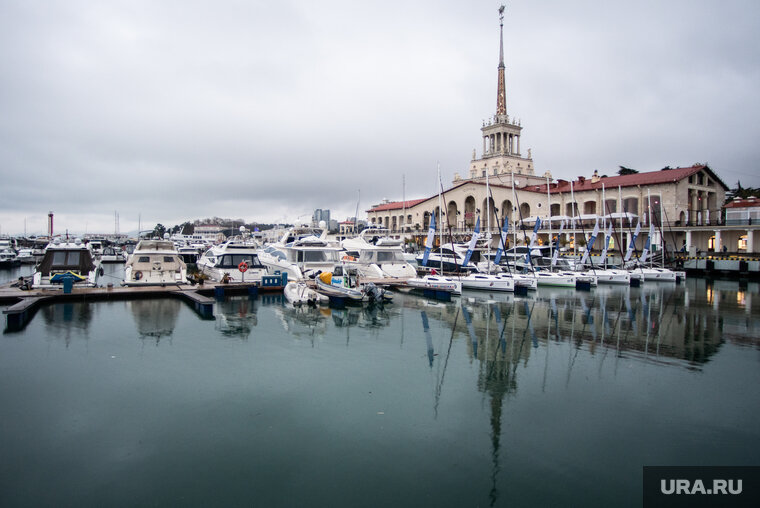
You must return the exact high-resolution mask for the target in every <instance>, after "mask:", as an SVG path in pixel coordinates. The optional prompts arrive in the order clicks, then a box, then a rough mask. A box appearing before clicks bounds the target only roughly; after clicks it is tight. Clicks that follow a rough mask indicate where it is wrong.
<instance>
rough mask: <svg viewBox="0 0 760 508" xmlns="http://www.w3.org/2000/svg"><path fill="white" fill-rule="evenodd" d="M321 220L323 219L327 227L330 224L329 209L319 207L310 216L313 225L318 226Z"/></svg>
mask: <svg viewBox="0 0 760 508" xmlns="http://www.w3.org/2000/svg"><path fill="white" fill-rule="evenodd" d="M321 221H325V225H326V226H327V227H329V226H330V210H323V209H321V208H317V209H316V210H314V214H313V215H312V216H311V224H312V225H313V226H319V223H320V222H321ZM336 227H337V226H336Z"/></svg>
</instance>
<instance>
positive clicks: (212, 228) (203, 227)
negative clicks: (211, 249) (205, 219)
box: [193, 224, 222, 235]
mask: <svg viewBox="0 0 760 508" xmlns="http://www.w3.org/2000/svg"><path fill="white" fill-rule="evenodd" d="M193 232H194V233H195V234H199V235H212V234H217V233H221V232H222V226H220V225H218V224H198V225H197V226H195V229H194V230H193Z"/></svg>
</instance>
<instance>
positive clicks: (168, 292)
mask: <svg viewBox="0 0 760 508" xmlns="http://www.w3.org/2000/svg"><path fill="white" fill-rule="evenodd" d="M283 289H284V288H283V286H281V285H268V286H262V285H260V284H258V283H230V284H221V283H206V284H202V285H200V284H198V285H189V284H167V285H165V286H118V287H117V286H109V287H94V288H93V287H89V288H85V287H82V288H78V287H76V286H75V287H74V288H73V289H72V291H71V292H70V293H64V292H63V290H62V289H31V290H22V289H19V288H18V287H13V286H12V285H11V284H5V285H2V286H0V305H10V306H9V307H8V308H6V309H3V314H5V315H6V319H7V326H8V328H10V329H13V328H19V327H23V326H25V325H26V323H28V322H29V320H30V319H31V318H32V317H33V315H34V313H35V312H36V310H37V308H39V306H40V305H44V304H50V303H61V302H95V301H109V300H135V299H146V298H181V299H182V300H184V301H186V302H187V303H189V304H190V305H191V306H192V307H193V308H194V309H195V311H196V312H197V313H198V314H199V315H200V316H201V317H202V318H204V319H213V317H214V301H215V300H214V298H212V297H211V296H214V297H224V296H227V295H246V294H247V295H252V296H255V295H258V294H259V293H278V292H279V293H281V292H282V290H283Z"/></svg>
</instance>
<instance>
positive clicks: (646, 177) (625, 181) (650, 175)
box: [525, 164, 728, 194]
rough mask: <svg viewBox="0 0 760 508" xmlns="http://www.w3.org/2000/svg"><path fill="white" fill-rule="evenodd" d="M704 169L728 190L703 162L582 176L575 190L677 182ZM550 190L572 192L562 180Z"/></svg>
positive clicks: (535, 188)
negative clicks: (597, 176) (630, 172)
mask: <svg viewBox="0 0 760 508" xmlns="http://www.w3.org/2000/svg"><path fill="white" fill-rule="evenodd" d="M702 170H705V171H707V172H708V173H709V174H710V177H711V178H712V179H713V180H715V181H716V182H718V183H719V184H720V185H722V186H723V187H724V188H726V190H728V187H727V186H726V184H724V183H723V182H722V181H721V179H720V178H718V176H717V175H715V173H713V172H712V170H710V168H708V167H707V166H705V165H702V164H699V165H696V166H691V167H688V168H673V169H662V170H660V171H649V172H647V173H636V174H633V175H619V176H603V177H601V178H599V180H597V181H596V182H592V181H591V178H580V179H578V180H576V181H574V182H573V190H574V191H576V192H580V191H588V190H596V189H601V188H602V185H604V187H605V188H607V189H612V188H615V187H634V186H637V185H655V184H663V183H676V182H678V181H680V180H683V179H684V178H688V177H690V176H691V175H693V174H695V173H698V172H700V171H702ZM525 190H531V191H535V192H546V185H531V186H528V187H526V188H525ZM549 192H550V193H552V194H556V193H560V192H570V182H567V181H565V180H560V181H559V182H557V183H552V184H550V189H549Z"/></svg>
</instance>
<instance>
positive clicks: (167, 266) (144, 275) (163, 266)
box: [124, 240, 187, 286]
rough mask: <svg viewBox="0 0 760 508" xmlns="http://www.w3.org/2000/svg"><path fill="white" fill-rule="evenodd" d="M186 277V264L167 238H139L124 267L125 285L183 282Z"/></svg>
mask: <svg viewBox="0 0 760 508" xmlns="http://www.w3.org/2000/svg"><path fill="white" fill-rule="evenodd" d="M186 278H187V266H186V265H185V262H184V261H182V259H180V257H179V254H178V253H177V249H176V248H175V247H174V243H172V242H170V241H168V240H141V241H140V243H138V244H137V247H136V248H135V251H134V252H133V253H132V255H131V256H129V259H128V260H127V264H126V266H125V268H124V283H125V284H126V285H127V286H150V285H154V286H155V285H164V284H184V283H185V282H186Z"/></svg>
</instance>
